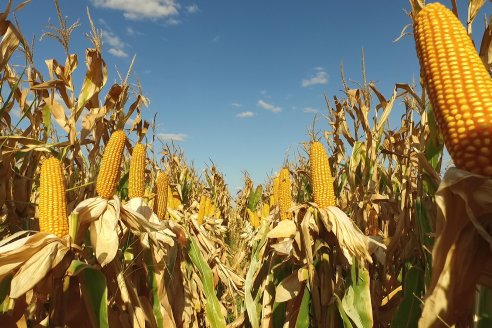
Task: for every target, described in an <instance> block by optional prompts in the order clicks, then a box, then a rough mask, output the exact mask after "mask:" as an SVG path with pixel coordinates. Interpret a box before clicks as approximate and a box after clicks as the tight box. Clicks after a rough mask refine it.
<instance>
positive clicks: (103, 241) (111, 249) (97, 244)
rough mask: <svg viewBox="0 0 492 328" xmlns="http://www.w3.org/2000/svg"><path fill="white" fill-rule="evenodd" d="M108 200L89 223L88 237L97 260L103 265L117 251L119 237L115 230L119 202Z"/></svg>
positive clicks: (109, 260) (111, 258)
mask: <svg viewBox="0 0 492 328" xmlns="http://www.w3.org/2000/svg"><path fill="white" fill-rule="evenodd" d="M115 203H116V202H112V201H109V202H108V206H107V207H106V210H105V211H104V212H103V213H102V215H101V216H100V217H99V218H98V219H97V220H95V221H93V222H92V223H91V226H90V237H91V244H92V246H93V247H94V254H95V255H96V258H97V261H98V262H99V264H100V265H101V266H102V267H103V266H105V265H107V264H108V263H109V262H111V261H112V260H113V259H114V257H115V256H116V253H117V252H118V246H119V239H118V231H117V230H116V228H117V226H118V221H119V214H120V213H119V209H120V208H119V206H118V205H119V204H115Z"/></svg>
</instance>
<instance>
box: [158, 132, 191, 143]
mask: <svg viewBox="0 0 492 328" xmlns="http://www.w3.org/2000/svg"><path fill="white" fill-rule="evenodd" d="M157 138H159V139H160V140H161V141H185V139H187V138H188V135H187V134H184V133H159V134H157Z"/></svg>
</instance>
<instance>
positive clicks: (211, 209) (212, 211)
mask: <svg viewBox="0 0 492 328" xmlns="http://www.w3.org/2000/svg"><path fill="white" fill-rule="evenodd" d="M216 210H217V208H216V207H215V204H214V203H212V200H210V206H209V208H208V213H207V214H206V215H207V216H209V217H211V216H214V214H215V211H216Z"/></svg>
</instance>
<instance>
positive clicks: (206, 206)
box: [205, 196, 211, 217]
mask: <svg viewBox="0 0 492 328" xmlns="http://www.w3.org/2000/svg"><path fill="white" fill-rule="evenodd" d="M210 205H211V204H210V198H208V197H207V196H205V217H208V216H209V214H210Z"/></svg>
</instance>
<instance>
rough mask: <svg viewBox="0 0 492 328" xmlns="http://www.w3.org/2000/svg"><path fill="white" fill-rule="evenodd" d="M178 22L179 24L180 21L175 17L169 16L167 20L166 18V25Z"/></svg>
mask: <svg viewBox="0 0 492 328" xmlns="http://www.w3.org/2000/svg"><path fill="white" fill-rule="evenodd" d="M179 24H181V21H180V20H179V19H176V18H169V19H168V20H166V25H179Z"/></svg>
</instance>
